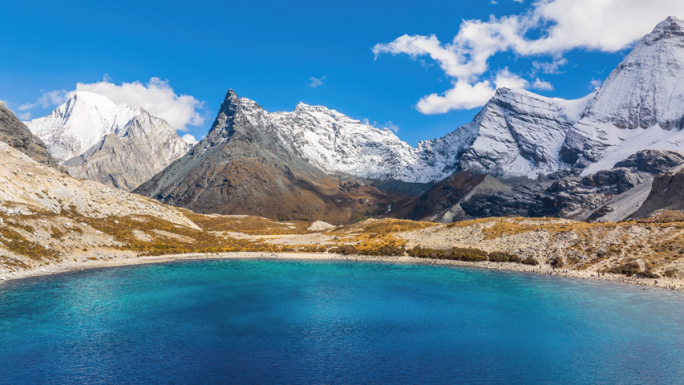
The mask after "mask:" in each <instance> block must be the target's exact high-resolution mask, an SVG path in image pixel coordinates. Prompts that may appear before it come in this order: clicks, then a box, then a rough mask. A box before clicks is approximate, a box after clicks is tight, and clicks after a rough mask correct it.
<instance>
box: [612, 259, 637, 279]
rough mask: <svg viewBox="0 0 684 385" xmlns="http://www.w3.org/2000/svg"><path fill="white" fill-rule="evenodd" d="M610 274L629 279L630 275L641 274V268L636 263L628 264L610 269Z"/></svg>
mask: <svg viewBox="0 0 684 385" xmlns="http://www.w3.org/2000/svg"><path fill="white" fill-rule="evenodd" d="M608 272H609V273H613V274H624V275H626V276H628V277H629V276H630V275H633V274H639V273H641V267H640V266H639V264H638V263H636V262H627V263H623V264H622V265H619V266H614V267H612V268H610V269H609V270H608Z"/></svg>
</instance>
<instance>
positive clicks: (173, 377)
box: [0, 260, 684, 384]
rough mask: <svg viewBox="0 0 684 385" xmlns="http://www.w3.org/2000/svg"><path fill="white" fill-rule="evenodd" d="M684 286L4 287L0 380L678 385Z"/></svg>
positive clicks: (130, 280)
mask: <svg viewBox="0 0 684 385" xmlns="http://www.w3.org/2000/svg"><path fill="white" fill-rule="evenodd" d="M683 382H684V295H682V294H681V293H671V292H667V291H663V290H656V289H649V290H643V289H642V288H640V287H632V286H627V285H618V284H610V283H603V282H594V281H583V280H573V279H566V278H558V277H547V276H537V275H533V274H525V273H513V272H500V271H488V270H480V269H471V268H463V267H453V268H452V267H437V266H429V265H408V264H407V265H402V264H388V263H359V262H327V261H325V262H324V261H320V262H318V261H314V262H309V261H305V262H302V261H272V260H223V261H191V262H178V263H168V264H159V265H143V266H133V267H120V268H110V269H100V270H90V271H82V272H77V273H69V274H64V275H59V276H52V277H44V278H32V279H28V280H22V281H16V282H11V283H6V284H4V285H1V286H0V384H80V383H84V384H85V383H88V384H140V383H154V384H206V383H215V384H224V383H236V384H249V383H261V384H266V383H289V384H328V383H337V384H350V383H382V384H388V383H395V384H422V383H433V384H438V383H443V384H454V383H463V384H493V383H499V384H589V383H591V384H596V383H599V384H676V383H680V384H681V383H683Z"/></svg>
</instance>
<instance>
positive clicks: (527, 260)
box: [520, 257, 539, 266]
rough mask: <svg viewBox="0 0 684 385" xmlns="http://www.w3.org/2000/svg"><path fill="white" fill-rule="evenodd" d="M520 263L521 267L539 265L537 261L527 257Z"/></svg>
mask: <svg viewBox="0 0 684 385" xmlns="http://www.w3.org/2000/svg"><path fill="white" fill-rule="evenodd" d="M520 263H522V264H523V265H530V266H537V265H538V264H539V261H537V260H536V259H535V258H532V257H527V258H525V259H523V260H522V261H521V262H520Z"/></svg>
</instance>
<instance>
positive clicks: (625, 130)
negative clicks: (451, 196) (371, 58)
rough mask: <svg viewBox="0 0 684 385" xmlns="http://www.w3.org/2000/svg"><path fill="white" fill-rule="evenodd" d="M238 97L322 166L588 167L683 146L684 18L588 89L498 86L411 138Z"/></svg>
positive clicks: (393, 169)
mask: <svg viewBox="0 0 684 385" xmlns="http://www.w3.org/2000/svg"><path fill="white" fill-rule="evenodd" d="M240 106H241V107H240V108H242V109H243V110H244V112H245V116H247V118H248V119H250V121H252V123H253V124H254V125H255V126H261V127H264V128H265V129H267V131H269V132H272V134H273V135H274V136H276V137H278V138H279V139H280V140H281V141H282V142H283V143H285V144H287V145H289V146H291V147H292V148H293V149H294V151H295V153H296V154H298V155H299V156H300V157H302V158H303V159H305V160H307V161H308V162H310V163H311V164H313V165H315V166H317V167H319V168H320V169H322V170H323V171H325V172H326V173H328V174H350V175H354V176H358V177H363V178H369V179H396V180H401V181H405V182H430V181H437V180H441V179H444V178H446V177H448V176H449V175H452V174H453V173H454V172H456V171H471V172H475V173H487V174H491V175H494V176H497V177H500V178H512V177H521V176H524V177H529V178H536V177H537V176H539V175H543V174H549V173H552V172H555V171H558V170H562V169H566V168H571V167H578V168H585V172H584V173H585V174H589V173H594V172H596V171H598V170H602V169H610V168H611V167H612V166H613V165H614V164H615V163H616V162H618V161H620V160H622V159H625V158H627V157H628V156H630V155H632V154H634V153H636V152H637V151H639V150H643V149H646V148H653V149H674V150H677V149H684V131H682V130H681V129H682V127H684V22H683V21H682V20H680V19H677V18H675V17H669V18H667V19H666V20H665V21H663V22H661V23H660V24H658V25H657V26H656V28H655V29H654V30H653V32H651V33H650V34H648V35H646V36H645V37H644V38H643V39H642V40H641V41H640V42H639V43H638V44H637V45H636V46H635V47H634V49H633V50H632V52H631V53H630V54H629V55H628V56H627V57H626V58H625V60H624V61H623V62H622V63H621V64H620V65H619V66H618V68H617V69H616V70H615V71H613V73H611V75H610V76H609V77H608V79H607V80H606V81H605V83H604V84H603V86H602V87H600V89H597V90H596V91H594V92H593V93H591V94H589V95H587V96H586V97H584V98H581V99H577V100H563V99H559V98H547V97H543V96H540V95H535V94H533V93H531V92H528V91H523V90H510V89H505V88H502V89H499V90H497V92H496V94H495V96H494V97H493V98H492V99H491V100H490V101H489V102H488V103H487V104H486V105H485V106H484V108H483V109H482V110H481V111H480V113H478V115H477V116H476V117H475V119H474V120H473V121H472V122H470V123H468V124H466V125H464V126H462V127H459V128H457V129H456V130H455V131H453V132H452V133H449V134H447V135H446V136H444V137H442V138H439V139H434V140H429V141H424V142H420V143H419V144H418V146H417V147H415V148H414V147H411V146H410V145H408V144H407V143H405V142H403V141H401V140H400V139H399V138H398V137H397V136H396V135H394V133H392V132H391V131H390V130H387V129H382V130H381V129H377V128H375V127H372V126H370V125H368V124H363V123H362V122H360V121H358V120H354V119H351V118H349V117H347V116H345V115H343V114H341V113H339V112H337V111H335V110H330V109H327V108H325V107H322V106H308V105H305V104H301V103H300V104H299V105H298V106H297V107H296V108H295V110H294V111H293V112H275V113H268V112H266V111H264V110H263V109H262V108H261V107H259V105H258V104H257V103H255V102H253V101H251V100H249V99H246V98H241V103H240Z"/></svg>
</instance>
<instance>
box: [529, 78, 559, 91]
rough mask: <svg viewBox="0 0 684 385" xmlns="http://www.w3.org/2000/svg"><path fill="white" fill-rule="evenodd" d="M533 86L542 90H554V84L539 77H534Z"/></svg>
mask: <svg viewBox="0 0 684 385" xmlns="http://www.w3.org/2000/svg"><path fill="white" fill-rule="evenodd" d="M532 88H533V89H535V90H541V91H553V90H554V88H553V84H551V83H549V82H547V81H544V80H541V79H539V78H537V79H534V82H533V83H532Z"/></svg>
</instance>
